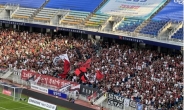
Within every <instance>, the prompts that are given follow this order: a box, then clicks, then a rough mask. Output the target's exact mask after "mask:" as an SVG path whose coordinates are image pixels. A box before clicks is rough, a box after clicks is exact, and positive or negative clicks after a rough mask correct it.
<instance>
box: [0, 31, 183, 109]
mask: <svg viewBox="0 0 184 110" xmlns="http://www.w3.org/2000/svg"><path fill="white" fill-rule="evenodd" d="M61 54H68V57H69V60H70V65H71V71H70V72H69V74H68V76H67V78H66V80H71V81H76V82H78V83H83V84H85V85H88V86H91V87H95V88H99V89H105V90H106V91H108V92H112V93H114V94H117V95H121V96H124V97H126V98H130V99H132V100H135V101H137V102H140V103H142V104H145V105H148V106H153V107H154V108H158V109H159V108H160V109H162V110H167V109H176V107H180V106H181V101H182V100H183V97H182V88H183V77H182V76H183V56H182V55H181V54H180V55H178V54H172V55H171V54H165V53H158V52H157V51H150V50H145V49H134V48H131V47H129V46H127V45H120V44H116V43H111V44H109V43H104V42H101V41H99V42H98V43H97V42H93V41H91V40H88V39H82V38H74V37H66V36H62V35H57V36H56V37H55V38H53V37H51V36H50V35H47V34H40V33H28V32H16V31H12V30H0V67H1V68H9V67H11V68H14V69H26V70H32V71H35V72H38V73H39V74H47V75H51V76H54V77H57V74H59V73H62V72H63V65H64V64H63V62H62V61H60V62H58V64H57V65H55V64H54V63H53V59H54V58H55V57H56V56H59V55H61ZM89 58H91V59H92V62H91V66H90V68H89V69H88V71H87V72H86V76H87V77H88V81H87V82H82V81H81V80H80V78H79V77H77V76H75V74H74V70H75V69H76V68H78V65H80V64H81V62H84V61H86V60H87V59H89ZM97 70H98V71H101V73H103V74H104V78H103V80H96V79H95V73H96V71H97ZM175 105H177V106H175Z"/></svg>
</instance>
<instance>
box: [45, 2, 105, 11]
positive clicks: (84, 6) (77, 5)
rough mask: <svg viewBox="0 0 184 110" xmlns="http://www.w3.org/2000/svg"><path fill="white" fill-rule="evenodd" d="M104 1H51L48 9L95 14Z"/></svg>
mask: <svg viewBox="0 0 184 110" xmlns="http://www.w3.org/2000/svg"><path fill="white" fill-rule="evenodd" d="M101 2H102V0H95V1H94V0H74V1H69V0H50V2H49V3H48V4H47V5H46V8H56V9H69V10H76V11H86V12H93V11H94V10H95V8H96V7H97V6H98V5H99V4H100V3H101Z"/></svg>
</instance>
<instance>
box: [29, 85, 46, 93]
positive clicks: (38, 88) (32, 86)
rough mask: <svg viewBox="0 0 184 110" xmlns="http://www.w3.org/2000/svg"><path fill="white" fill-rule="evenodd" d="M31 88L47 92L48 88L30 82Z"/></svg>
mask: <svg viewBox="0 0 184 110" xmlns="http://www.w3.org/2000/svg"><path fill="white" fill-rule="evenodd" d="M31 89H34V90H37V91H39V92H42V93H47V94H48V89H47V88H44V87H41V86H38V85H35V84H31Z"/></svg>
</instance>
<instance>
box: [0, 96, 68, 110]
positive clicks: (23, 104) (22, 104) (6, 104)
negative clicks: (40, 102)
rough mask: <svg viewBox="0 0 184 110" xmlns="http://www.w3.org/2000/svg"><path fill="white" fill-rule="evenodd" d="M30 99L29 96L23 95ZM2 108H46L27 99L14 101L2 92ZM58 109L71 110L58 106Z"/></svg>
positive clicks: (32, 109) (11, 109)
mask: <svg viewBox="0 0 184 110" xmlns="http://www.w3.org/2000/svg"><path fill="white" fill-rule="evenodd" d="M22 97H24V98H26V99H28V97H27V96H22ZM0 110H46V109H43V108H40V107H37V106H34V105H31V104H28V103H27V100H26V101H13V97H10V96H6V95H3V94H1V93H0ZM57 110H70V109H68V108H64V107H59V106H57Z"/></svg>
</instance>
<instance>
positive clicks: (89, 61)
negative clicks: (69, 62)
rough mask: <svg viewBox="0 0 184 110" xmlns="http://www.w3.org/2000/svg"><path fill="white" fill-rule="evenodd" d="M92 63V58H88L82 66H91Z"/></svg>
mask: <svg viewBox="0 0 184 110" xmlns="http://www.w3.org/2000/svg"><path fill="white" fill-rule="evenodd" d="M90 64H91V58H90V59H88V60H87V61H86V62H85V63H83V64H81V67H86V68H90Z"/></svg>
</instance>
